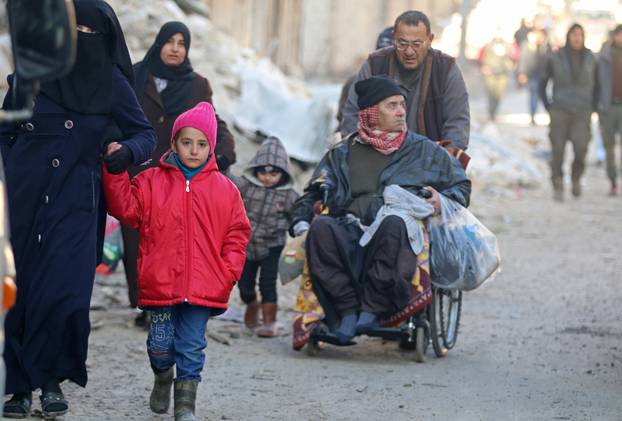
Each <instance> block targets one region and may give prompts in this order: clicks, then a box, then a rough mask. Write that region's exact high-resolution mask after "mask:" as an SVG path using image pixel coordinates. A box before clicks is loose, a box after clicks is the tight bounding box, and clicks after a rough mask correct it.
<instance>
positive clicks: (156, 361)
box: [104, 102, 250, 421]
mask: <svg viewBox="0 0 622 421" xmlns="http://www.w3.org/2000/svg"><path fill="white" fill-rule="evenodd" d="M216 125H217V121H216V116H215V113H214V109H213V107H212V106H211V104H209V103H207V102H200V103H199V104H197V105H196V106H195V107H194V108H192V109H190V110H188V111H186V112H184V113H182V114H181V115H180V116H179V117H177V119H176V120H175V123H174V125H173V129H172V135H171V139H170V145H171V150H170V151H169V152H167V153H166V154H164V156H162V158H161V159H160V166H159V167H156V168H151V169H149V170H147V171H143V172H142V173H140V174H139V175H137V176H136V177H134V178H133V179H132V181H131V183H130V179H129V177H128V175H127V173H122V174H116V175H115V174H112V173H110V172H109V171H107V170H106V169H104V192H105V194H106V200H107V202H108V205H109V212H110V215H112V216H114V217H115V218H117V219H119V220H120V221H121V222H123V223H124V224H126V225H128V226H130V227H132V228H134V229H137V230H139V231H140V248H139V250H140V251H139V260H140V261H141V265H140V266H139V268H140V273H139V278H138V279H139V283H138V286H139V293H138V304H139V305H140V306H141V307H143V308H148V309H149V312H150V314H151V323H150V328H149V335H148V338H147V354H148V355H149V362H150V364H151V368H152V370H153V373H154V386H153V390H152V392H151V396H150V398H149V407H150V408H151V410H152V411H153V412H155V413H157V414H164V413H166V412H167V410H168V408H169V406H170V396H171V387H172V385H173V383H174V384H175V387H174V413H175V420H176V421H194V420H195V419H196V417H195V407H196V394H197V388H198V384H199V382H200V381H201V372H202V370H203V366H204V364H205V354H204V351H203V350H204V349H205V347H206V346H207V342H206V340H205V329H206V325H207V322H208V319H209V318H210V317H213V316H217V315H218V314H221V313H222V312H224V311H225V310H226V308H227V303H228V301H229V295H230V293H231V290H232V288H233V285H234V284H235V282H236V281H237V279H238V278H239V277H240V273H241V272H242V267H243V265H244V250H245V249H246V244H247V243H248V239H249V237H250V225H249V222H248V219H247V218H246V214H245V212H244V204H243V202H242V198H241V197H240V193H239V191H238V189H237V188H236V187H235V185H234V184H233V183H232V182H231V180H229V179H228V178H227V177H226V176H224V175H222V174H221V173H220V172H219V171H218V166H217V164H216V156H215V153H214V150H215V146H216ZM118 147H119V145H118V144H117V143H111V144H110V145H109V146H108V152H107V153H108V154H113V153H114V151H115V150H116V149H117V148H118ZM175 371H176V372H175ZM175 374H176V376H175ZM173 379H174V380H173Z"/></svg>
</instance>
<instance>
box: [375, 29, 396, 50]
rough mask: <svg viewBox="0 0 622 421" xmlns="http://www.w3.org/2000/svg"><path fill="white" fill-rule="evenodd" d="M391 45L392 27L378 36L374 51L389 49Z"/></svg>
mask: <svg viewBox="0 0 622 421" xmlns="http://www.w3.org/2000/svg"><path fill="white" fill-rule="evenodd" d="M391 45H393V27H392V26H389V27H388V28H385V29H384V30H383V31H382V32H381V33H380V34H378V39H377V40H376V50H379V49H381V48H385V47H390V46H391Z"/></svg>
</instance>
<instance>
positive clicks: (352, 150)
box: [290, 76, 471, 343]
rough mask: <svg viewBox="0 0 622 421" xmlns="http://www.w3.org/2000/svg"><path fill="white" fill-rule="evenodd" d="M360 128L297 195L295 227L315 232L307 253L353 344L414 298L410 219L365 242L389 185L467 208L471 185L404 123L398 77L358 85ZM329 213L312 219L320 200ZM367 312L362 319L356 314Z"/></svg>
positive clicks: (341, 330)
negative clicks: (363, 238) (357, 335)
mask: <svg viewBox="0 0 622 421" xmlns="http://www.w3.org/2000/svg"><path fill="white" fill-rule="evenodd" d="M355 89H356V93H357V102H358V106H359V108H360V109H361V111H360V112H359V125H358V126H359V128H358V130H357V131H356V132H354V133H352V134H351V135H350V136H349V137H348V138H347V139H345V140H344V141H343V142H342V143H340V144H338V145H337V146H335V147H334V148H333V149H331V150H330V151H328V152H327V153H326V155H325V156H324V157H323V158H322V160H321V161H320V163H319V164H318V167H317V168H316V170H315V172H314V174H313V176H312V179H311V181H310V182H309V184H308V185H307V187H306V189H305V194H304V195H303V196H302V197H301V198H300V199H298V200H297V201H296V203H295V205H294V210H293V223H292V227H291V229H290V232H291V233H292V234H293V235H300V234H302V233H303V232H305V231H306V230H307V229H308V230H309V233H308V237H307V246H306V250H307V259H308V264H309V269H310V272H311V276H312V278H313V282H314V288H316V289H319V290H321V291H323V293H321V294H319V295H318V296H319V297H322V296H323V297H325V298H324V299H322V298H320V301H321V303H322V306H323V307H326V306H331V307H333V308H334V310H336V312H337V314H338V316H339V318H340V324H339V327H338V328H337V330H336V332H335V333H336V335H337V338H338V340H339V341H340V342H342V343H348V342H349V341H350V339H351V338H352V337H353V336H354V334H355V329H356V324H357V320H358V327H359V329H365V328H368V327H370V326H373V325H374V323H376V322H377V319H378V318H379V317H382V316H386V315H387V314H392V313H394V312H397V311H400V310H402V309H403V308H404V307H405V306H406V305H407V304H408V302H409V300H410V280H411V279H412V275H413V273H414V271H415V268H416V264H417V256H416V255H415V254H414V252H413V250H412V249H411V246H410V243H409V239H408V233H407V229H406V225H405V223H404V221H403V220H402V219H401V218H399V217H397V216H389V217H386V218H385V219H384V220H383V221H382V223H381V224H380V226H379V228H378V230H377V231H376V233H375V234H374V236H373V237H372V240H371V243H369V244H368V245H367V246H365V247H361V246H359V239H360V238H361V236H362V234H363V233H362V231H361V228H360V225H359V224H363V225H366V226H369V225H371V224H372V223H373V222H374V220H375V218H376V214H377V212H378V210H379V209H380V208H381V207H382V205H383V196H382V194H383V191H384V189H385V187H387V186H389V185H397V186H400V187H403V188H404V189H406V190H408V191H410V192H412V193H417V192H418V191H419V190H421V189H426V190H428V191H429V192H430V194H431V197H430V198H429V199H428V202H429V203H430V204H432V205H433V206H434V209H435V211H436V212H440V196H439V192H440V194H443V195H445V196H447V197H450V198H451V199H453V200H455V201H457V202H458V203H460V204H462V205H463V206H468V204H469V198H470V193H471V183H470V181H469V180H468V178H467V176H466V174H465V173H464V170H463V169H462V167H461V166H460V163H459V162H458V161H457V160H456V159H455V158H453V157H451V156H449V154H447V153H446V151H445V150H444V149H443V148H442V147H441V146H438V145H437V144H435V143H434V142H432V141H431V140H429V139H427V138H425V137H423V136H419V135H417V134H415V133H413V132H411V131H408V130H407V128H406V121H405V119H406V101H405V99H406V93H405V92H404V91H403V90H402V88H400V87H399V86H398V85H397V84H396V83H395V81H393V80H392V79H390V78H387V77H382V76H374V77H371V78H369V79H366V80H362V81H359V82H357V83H356V84H355ZM318 200H323V201H324V206H325V207H327V208H328V214H327V215H326V216H320V217H317V218H315V219H314V220H313V223H311V220H312V218H313V207H314V204H315V202H316V201H318ZM359 311H361V314H360V318H359V316H358V313H359Z"/></svg>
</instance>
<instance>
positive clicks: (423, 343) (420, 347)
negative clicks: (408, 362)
mask: <svg viewBox="0 0 622 421" xmlns="http://www.w3.org/2000/svg"><path fill="white" fill-rule="evenodd" d="M428 341H429V338H428V336H427V335H426V334H425V328H423V327H418V328H417V329H415V352H414V354H413V360H415V362H418V363H422V362H424V361H425V351H426V349H427V348H428Z"/></svg>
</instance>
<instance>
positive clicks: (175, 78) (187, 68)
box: [134, 22, 195, 115]
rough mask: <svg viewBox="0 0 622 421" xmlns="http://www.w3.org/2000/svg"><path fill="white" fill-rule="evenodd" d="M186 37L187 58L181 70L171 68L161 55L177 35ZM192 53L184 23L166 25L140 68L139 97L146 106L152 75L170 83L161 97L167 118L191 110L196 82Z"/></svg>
mask: <svg viewBox="0 0 622 421" xmlns="http://www.w3.org/2000/svg"><path fill="white" fill-rule="evenodd" d="M178 33H179V34H182V35H183V36H184V44H185V46H186V58H185V59H184V62H183V63H181V64H180V65H179V66H168V65H166V64H164V62H163V61H162V59H161V58H160V52H161V51H162V47H163V46H164V44H166V42H167V41H168V40H169V39H170V38H171V37H172V36H173V35H175V34H178ZM189 53H190V30H189V29H188V27H187V26H186V25H184V24H183V23H181V22H167V23H165V24H164V25H162V28H160V32H158V35H157V36H156V39H155V42H154V43H153V45H152V46H151V47H150V48H149V51H147V54H145V58H144V59H143V61H141V62H140V63H137V64H136V67H135V71H136V85H135V87H134V90H135V91H136V97H137V98H138V100H139V101H141V102H142V100H143V95H144V94H145V85H146V84H147V80H148V79H149V74H152V75H153V76H155V77H158V78H161V79H166V80H167V81H168V84H167V85H166V89H164V90H163V91H162V92H161V93H160V95H161V97H162V103H163V105H164V112H165V114H166V115H178V114H181V113H182V112H184V111H186V110H187V109H188V107H187V104H186V103H187V101H188V98H190V97H191V96H192V80H193V79H194V76H195V74H194V72H193V70H192V65H191V64H190V59H189V58H188V55H189Z"/></svg>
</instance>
